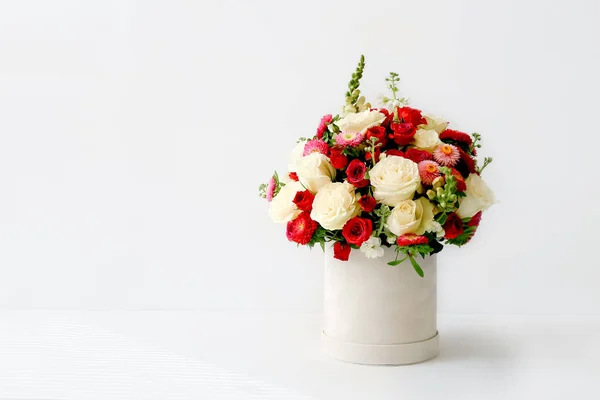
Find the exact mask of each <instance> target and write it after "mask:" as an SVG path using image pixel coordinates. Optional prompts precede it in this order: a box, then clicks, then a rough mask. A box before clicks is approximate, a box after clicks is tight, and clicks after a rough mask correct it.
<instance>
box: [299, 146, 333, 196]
mask: <svg viewBox="0 0 600 400" xmlns="http://www.w3.org/2000/svg"><path fill="white" fill-rule="evenodd" d="M295 172H296V174H297V175H298V180H299V181H300V182H302V184H303V185H304V186H306V188H307V189H308V190H310V191H311V192H313V193H316V192H318V191H319V189H321V187H323V185H326V184H328V183H331V181H332V180H333V178H335V168H333V166H332V165H331V163H330V162H329V157H327V156H325V155H323V154H321V153H311V154H309V155H307V156H305V157H302V158H300V159H299V160H298V161H296V165H295Z"/></svg>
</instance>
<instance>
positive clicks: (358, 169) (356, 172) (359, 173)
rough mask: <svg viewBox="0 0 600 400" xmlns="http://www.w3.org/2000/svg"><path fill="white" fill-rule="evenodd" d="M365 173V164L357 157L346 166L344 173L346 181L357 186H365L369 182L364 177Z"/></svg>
mask: <svg viewBox="0 0 600 400" xmlns="http://www.w3.org/2000/svg"><path fill="white" fill-rule="evenodd" d="M366 173H367V166H366V164H365V163H364V162H362V161H360V160H359V159H357V158H356V159H354V160H352V161H351V162H350V164H349V165H348V168H346V175H348V182H350V183H351V184H353V185H354V186H356V187H357V188H362V187H365V186H367V185H368V184H369V180H368V179H365V174H366Z"/></svg>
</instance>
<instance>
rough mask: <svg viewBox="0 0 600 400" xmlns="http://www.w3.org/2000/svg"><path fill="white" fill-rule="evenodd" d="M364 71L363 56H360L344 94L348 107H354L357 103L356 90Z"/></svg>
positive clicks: (357, 90)
mask: <svg viewBox="0 0 600 400" xmlns="http://www.w3.org/2000/svg"><path fill="white" fill-rule="evenodd" d="M364 69H365V56H364V55H361V56H360V60H359V62H358V66H357V67H356V71H354V73H353V74H352V79H350V82H348V91H347V92H346V104H348V105H355V104H356V102H357V101H358V97H359V96H360V90H359V89H358V88H359V86H360V79H361V78H362V76H363V71H364Z"/></svg>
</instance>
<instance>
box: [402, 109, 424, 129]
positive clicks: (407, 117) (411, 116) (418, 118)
mask: <svg viewBox="0 0 600 400" xmlns="http://www.w3.org/2000/svg"><path fill="white" fill-rule="evenodd" d="M398 118H401V119H402V120H403V121H404V122H406V123H409V124H413V125H414V126H415V127H416V126H417V125H421V124H426V123H427V120H426V119H425V118H423V116H422V115H421V110H417V109H416V108H410V107H398Z"/></svg>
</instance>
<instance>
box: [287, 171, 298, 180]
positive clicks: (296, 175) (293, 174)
mask: <svg viewBox="0 0 600 400" xmlns="http://www.w3.org/2000/svg"><path fill="white" fill-rule="evenodd" d="M289 177H290V179H291V180H293V181H296V182H298V174H296V173H295V172H290V174H289Z"/></svg>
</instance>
